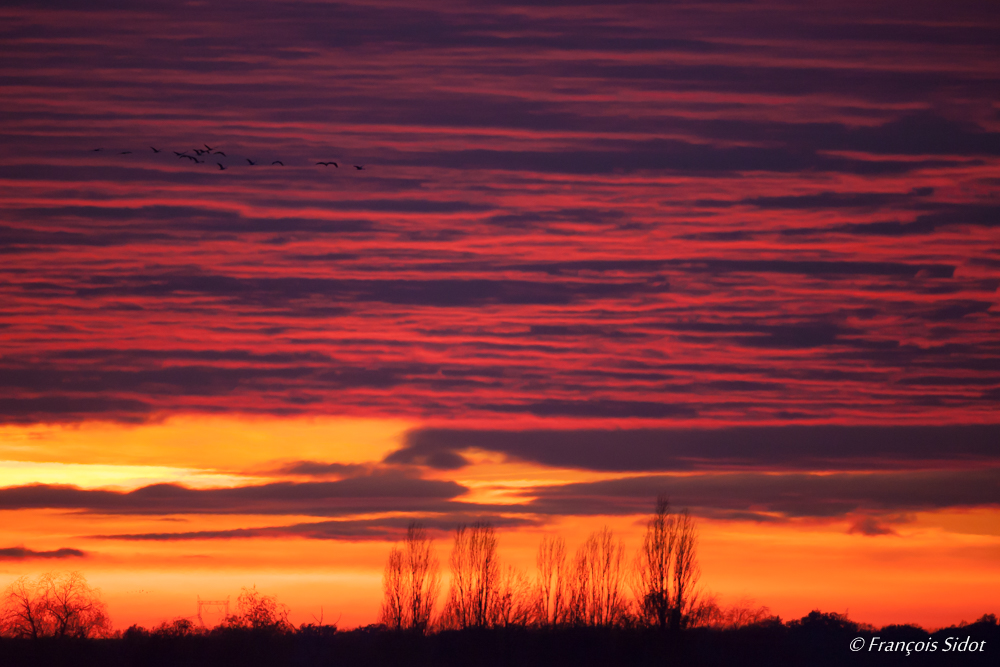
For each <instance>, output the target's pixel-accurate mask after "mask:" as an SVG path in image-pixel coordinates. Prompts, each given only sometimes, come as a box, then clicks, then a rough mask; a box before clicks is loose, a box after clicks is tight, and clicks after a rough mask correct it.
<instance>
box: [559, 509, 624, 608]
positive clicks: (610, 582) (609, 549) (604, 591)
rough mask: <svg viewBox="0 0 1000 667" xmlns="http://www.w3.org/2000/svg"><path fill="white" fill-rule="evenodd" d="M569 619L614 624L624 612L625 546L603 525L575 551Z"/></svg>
mask: <svg viewBox="0 0 1000 667" xmlns="http://www.w3.org/2000/svg"><path fill="white" fill-rule="evenodd" d="M575 565H576V568H575V569H576V572H575V574H576V579H575V580H574V582H573V594H572V601H571V612H570V613H571V621H572V622H574V623H577V624H582V625H618V624H620V623H622V622H623V621H624V620H625V619H626V618H627V616H628V602H627V601H626V600H625V598H624V596H623V595H622V583H623V581H624V578H625V574H626V572H625V546H624V545H623V544H622V542H621V540H616V539H615V537H614V535H613V533H612V532H611V530H610V529H609V528H608V527H607V526H605V527H604V528H602V529H601V530H599V531H596V532H594V533H591V534H590V537H588V538H587V541H586V542H584V543H583V545H582V546H581V547H580V549H579V550H578V551H577V554H576V564H575Z"/></svg>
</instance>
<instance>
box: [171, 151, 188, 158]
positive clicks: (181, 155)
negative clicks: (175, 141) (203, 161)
mask: <svg viewBox="0 0 1000 667" xmlns="http://www.w3.org/2000/svg"><path fill="white" fill-rule="evenodd" d="M174 155H176V156H177V157H187V155H185V154H184V153H178V152H177V151H174Z"/></svg>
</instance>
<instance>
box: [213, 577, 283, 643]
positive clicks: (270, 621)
mask: <svg viewBox="0 0 1000 667" xmlns="http://www.w3.org/2000/svg"><path fill="white" fill-rule="evenodd" d="M288 612H289V609H288V607H287V606H286V605H284V604H282V603H280V602H278V599H277V598H276V597H274V596H273V595H264V594H262V593H261V592H260V591H258V590H257V586H256V585H254V586H252V587H250V588H246V587H244V588H242V589H241V590H240V595H239V597H238V598H236V613H235V614H233V615H232V616H230V617H229V618H227V619H226V625H227V626H229V627H231V628H242V629H246V630H256V631H265V632H287V631H289V630H291V629H292V624H291V623H289V621H288Z"/></svg>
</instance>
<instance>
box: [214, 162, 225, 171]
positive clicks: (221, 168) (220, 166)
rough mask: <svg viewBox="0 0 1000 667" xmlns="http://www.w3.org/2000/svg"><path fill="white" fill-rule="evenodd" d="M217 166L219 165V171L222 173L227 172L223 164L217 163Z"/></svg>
mask: <svg viewBox="0 0 1000 667" xmlns="http://www.w3.org/2000/svg"><path fill="white" fill-rule="evenodd" d="M215 164H217V165H219V170H220V171H225V170H226V168H225V167H223V166H222V163H221V162H216V163H215Z"/></svg>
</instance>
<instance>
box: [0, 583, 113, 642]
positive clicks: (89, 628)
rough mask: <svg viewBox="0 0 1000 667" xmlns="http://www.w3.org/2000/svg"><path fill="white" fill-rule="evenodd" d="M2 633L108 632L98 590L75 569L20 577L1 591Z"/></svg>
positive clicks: (102, 634)
mask: <svg viewBox="0 0 1000 667" xmlns="http://www.w3.org/2000/svg"><path fill="white" fill-rule="evenodd" d="M0 619H2V629H3V633H4V634H6V635H9V636H13V637H29V638H32V639H37V638H38V637H106V636H108V635H110V633H111V621H110V619H109V618H108V610H107V605H105V604H104V602H103V601H101V598H100V591H99V590H97V589H96V588H92V587H91V586H89V585H87V580H86V579H85V578H84V576H83V575H82V574H80V573H79V572H67V573H62V574H59V573H52V572H50V573H47V574H43V575H41V576H40V577H39V578H38V579H35V580H32V579H30V578H28V577H21V578H19V579H17V580H16V581H14V582H13V583H12V584H11V585H10V586H8V587H7V588H6V590H5V591H4V594H3V602H2V611H0Z"/></svg>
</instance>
